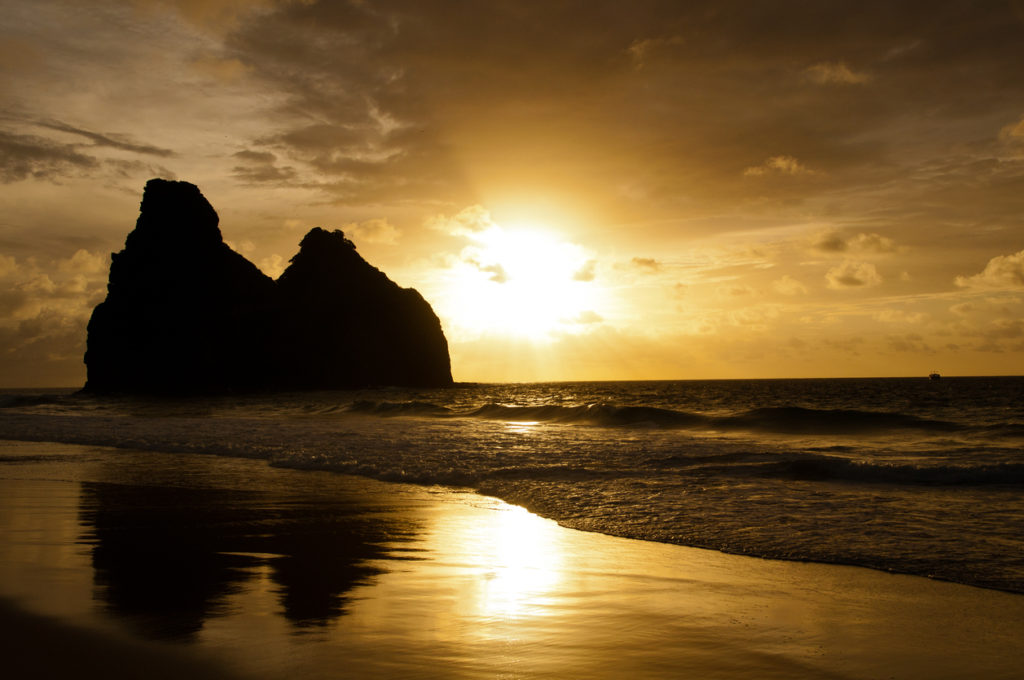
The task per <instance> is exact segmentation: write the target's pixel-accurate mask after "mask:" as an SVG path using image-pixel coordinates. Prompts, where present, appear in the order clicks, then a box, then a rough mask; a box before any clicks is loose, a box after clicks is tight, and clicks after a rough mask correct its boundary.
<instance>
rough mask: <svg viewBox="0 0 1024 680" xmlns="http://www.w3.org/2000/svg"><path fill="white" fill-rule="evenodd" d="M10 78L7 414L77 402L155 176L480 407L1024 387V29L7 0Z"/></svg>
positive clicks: (325, 5) (814, 7) (724, 0)
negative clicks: (399, 342) (393, 320)
mask: <svg viewBox="0 0 1024 680" xmlns="http://www.w3.org/2000/svg"><path fill="white" fill-rule="evenodd" d="M0 72H2V73H3V74H4V75H3V78H0V386H31V385H68V386H74V385H80V384H82V382H83V381H84V377H85V371H84V366H83V364H82V355H83V352H84V343H85V324H86V322H87V320H88V316H89V313H90V312H91V309H92V307H93V306H94V305H95V304H96V303H97V302H98V301H100V300H102V298H103V296H104V295H105V284H106V274H107V267H108V265H109V253H110V252H111V251H116V250H120V249H121V248H122V247H123V244H124V238H125V236H126V235H127V233H128V231H130V230H131V229H132V227H133V226H134V222H135V219H136V217H137V215H138V204H139V200H140V199H141V192H142V188H143V186H144V184H145V182H146V180H147V179H149V178H150V177H158V176H159V177H165V178H169V179H181V180H186V181H189V182H192V183H194V184H197V185H198V186H199V187H200V189H201V190H202V191H203V193H204V194H205V195H206V197H207V198H208V199H209V200H210V202H211V203H212V204H213V205H214V207H215V208H216V209H217V211H218V212H219V214H220V217H221V231H222V232H223V234H224V237H225V239H226V240H227V241H228V242H229V243H230V244H231V245H232V247H234V248H235V249H236V250H238V251H239V252H241V253H242V254H243V255H245V256H246V257H248V258H249V259H251V260H252V261H253V262H255V263H257V264H258V265H259V266H260V267H261V268H262V269H263V270H264V271H265V272H267V273H268V274H270V275H272V276H276V275H277V274H279V273H280V271H281V270H282V269H283V267H284V266H286V264H287V261H288V259H289V258H290V257H291V256H292V255H294V253H295V252H296V250H297V248H298V241H299V240H300V238H301V237H302V235H303V234H304V233H305V232H306V231H307V230H308V229H309V228H311V227H313V226H322V227H324V228H340V229H343V230H344V231H345V233H346V234H347V235H348V236H349V237H350V238H352V239H353V240H354V241H355V243H356V245H357V246H358V247H359V250H360V252H361V253H362V254H363V256H364V257H366V258H367V259H368V260H369V261H370V262H371V263H372V264H374V265H376V266H378V267H379V268H381V269H382V270H384V271H385V272H387V273H388V274H389V276H391V278H392V279H394V280H395V281H397V282H398V283H399V284H401V285H403V286H411V287H415V288H417V289H418V290H420V291H421V292H422V293H423V294H424V296H425V297H426V298H427V299H428V300H429V301H430V302H431V303H432V304H433V306H434V309H435V311H436V312H437V313H438V315H439V316H440V317H441V320H442V324H443V325H444V328H445V332H446V334H447V336H448V339H449V343H450V346H451V355H452V367H453V373H454V376H455V378H456V380H463V381H476V380H479V381H490V380H516V381H518V380H522V381H528V380H563V379H631V378H635V379H651V378H745V377H751V378H761V377H816V376H882V375H923V374H926V373H928V372H929V371H930V370H933V369H935V370H941V371H942V372H943V373H944V374H959V375H978V374H1021V373H1024V320H1022V319H1024V76H1022V73H1024V2H1019V1H1007V2H996V1H993V2H986V3H969V2H962V1H956V2H952V1H948V2H947V1H944V0H931V1H929V2H891V1H889V2H864V1H859V2H820V3H811V2H749V1H747V2H739V1H736V2H732V1H728V0H714V1H708V2H699V1H695V2H685V3H684V2H676V1H663V2H661V1H656V0H650V1H648V0H637V1H633V2H602V1H599V0H587V1H582V0H581V1H578V2H577V1H558V0H552V1H550V2H524V1H522V0H491V1H488V2H476V1H470V0H466V1H455V0H452V1H442V2H422V1H420V0H394V1H386V0H385V1H375V0H349V1H348V2H345V1H343V0H335V1H333V2H328V1H326V0H323V1H317V0H287V1H285V0H281V1H278V0H131V1H123V2H110V1H104V0H92V1H91V2H89V3H82V2H77V1H70V0H69V1H67V2H63V1H61V0H48V1H47V2H29V1H28V0H21V1H10V0H0ZM187 267H188V263H187V262H183V263H182V273H183V276H184V275H187Z"/></svg>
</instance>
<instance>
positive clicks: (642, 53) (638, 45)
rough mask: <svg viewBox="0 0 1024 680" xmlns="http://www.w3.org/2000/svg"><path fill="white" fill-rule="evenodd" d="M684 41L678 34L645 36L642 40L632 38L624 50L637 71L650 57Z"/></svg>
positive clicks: (669, 49) (649, 60)
mask: <svg viewBox="0 0 1024 680" xmlns="http://www.w3.org/2000/svg"><path fill="white" fill-rule="evenodd" d="M685 42H686V41H685V40H683V38H681V37H680V36H678V35H673V36H669V37H667V38H645V39H643V40H634V41H633V42H632V43H631V44H630V46H629V47H628V48H627V49H626V52H627V53H628V54H629V58H630V61H631V62H632V63H633V68H634V69H636V70H638V71H639V70H640V69H642V68H644V67H645V66H647V65H648V64H649V63H650V62H651V60H652V59H656V58H657V56H658V55H659V54H664V53H665V52H668V51H671V50H672V49H673V48H676V47H679V46H680V45H683V44H685Z"/></svg>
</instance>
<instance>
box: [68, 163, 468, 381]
mask: <svg viewBox="0 0 1024 680" xmlns="http://www.w3.org/2000/svg"><path fill="white" fill-rule="evenodd" d="M218 221H219V220H218V217H217V213H216V212H215V211H214V209H213V207H212V206H211V205H210V203H209V202H208V201H207V200H206V199H205V198H204V197H203V195H202V194H201V193H200V191H199V189H198V188H197V187H196V186H195V185H193V184H189V183H187V182H172V181H167V180H161V179H153V180H150V181H149V182H148V183H147V184H146V189H145V192H144V194H143V198H142V206H141V213H140V215H139V219H138V221H137V222H136V225H135V230H134V231H132V232H131V233H130V234H128V238H127V240H126V241H125V248H124V250H122V251H121V252H119V253H114V254H113V255H112V259H111V264H110V279H109V283H108V285H107V298H106V300H104V301H103V302H101V303H100V304H99V305H97V306H96V309H95V310H93V314H92V318H91V319H90V321H89V327H88V340H87V349H86V353H85V363H86V367H87V370H88V379H87V382H86V386H85V389H86V390H87V391H91V392H124V393H137V394H195V393H221V392H229V391H251V390H275V389H300V390H304V389H349V388H358V387H370V386H383V385H400V386H418V387H434V386H446V385H451V384H452V377H451V363H450V359H449V356H448V343H447V341H446V340H445V337H444V333H443V332H442V330H441V323H440V321H439V320H438V318H437V316H436V315H435V314H434V312H433V310H432V309H431V307H430V305H429V304H428V303H427V302H426V300H424V299H423V297H422V296H420V294H419V293H417V292H416V291H415V290H413V289H411V288H401V287H399V286H398V285H397V284H395V283H394V282H393V281H391V280H390V279H389V278H388V277H387V276H386V275H385V274H384V273H383V272H381V271H380V270H378V269H376V268H375V267H373V266H371V265H370V264H369V263H367V262H366V261H365V260H364V259H363V258H362V257H361V256H360V255H359V254H358V253H357V252H356V249H355V246H354V245H353V243H352V242H351V241H349V240H348V239H346V238H345V236H344V234H343V233H342V232H340V231H334V232H328V231H325V230H323V229H320V228H315V229H313V230H312V231H310V232H309V233H308V234H307V235H306V236H305V238H303V239H302V243H301V244H300V250H299V253H298V254H297V255H296V256H295V257H294V258H292V261H291V264H290V266H289V267H288V269H287V270H285V272H284V274H282V275H281V277H280V278H279V279H278V280H277V281H274V280H272V279H271V278H270V277H268V276H266V275H265V274H263V273H262V272H261V271H260V270H259V269H258V268H257V267H256V266H255V265H254V264H252V263H251V262H249V261H248V260H246V259H245V258H244V257H242V256H241V255H239V254H238V253H236V252H235V251H233V250H231V248H229V247H228V246H227V244H225V243H224V241H223V239H222V237H221V233H220V229H219V228H218Z"/></svg>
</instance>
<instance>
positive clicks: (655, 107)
mask: <svg viewBox="0 0 1024 680" xmlns="http://www.w3.org/2000/svg"><path fill="white" fill-rule="evenodd" d="M922 16H927V17H928V20H927V21H922V20H921V17H922ZM225 56H227V57H229V58H232V59H237V60H238V61H239V62H240V63H243V64H244V65H245V67H246V68H247V72H248V73H250V74H251V75H252V77H254V78H256V79H261V80H262V81H263V82H265V83H267V84H268V85H270V86H272V87H273V88H274V89H276V90H278V91H280V92H282V93H283V94H284V95H285V103H284V104H283V105H282V107H281V109H280V114H281V115H282V117H283V118H282V120H285V121H289V122H286V123H285V124H283V125H282V126H281V128H280V130H279V131H278V132H276V133H274V134H272V135H265V136H264V137H262V138H260V139H259V140H254V141H255V142H258V143H259V144H258V146H261V147H262V148H266V149H270V150H273V151H274V152H275V153H278V154H279V155H281V156H282V157H284V158H287V162H288V163H290V164H292V163H294V164H295V167H296V168H297V171H301V172H306V171H309V172H311V173H313V174H314V175H316V176H318V178H319V179H318V182H319V183H320V185H321V186H322V187H323V188H324V190H326V191H329V192H332V193H333V194H334V195H335V196H336V198H337V200H340V201H343V202H359V201H365V202H368V203H376V202H381V201H389V200H392V201H393V200H434V201H437V202H451V203H459V202H462V203H471V202H476V201H478V200H479V195H480V193H481V192H482V191H483V190H486V189H487V187H486V186H484V185H486V183H488V182H491V183H497V182H504V183H505V184H506V185H512V186H522V187H525V189H524V190H533V191H545V190H550V187H551V186H553V185H555V184H556V183H558V184H561V185H564V184H567V183H568V184H572V185H574V188H575V191H576V192H577V193H578V194H579V195H580V196H582V197H586V200H589V201H591V202H597V203H601V204H602V207H604V208H606V209H607V210H608V211H609V212H608V214H609V215H611V216H612V217H614V216H616V215H619V214H622V215H626V214H629V213H630V212H631V211H634V210H635V206H634V205H633V203H632V201H631V200H629V199H628V197H622V196H619V195H618V194H617V193H616V192H615V191H613V190H610V189H611V188H612V187H613V186H614V185H615V182H617V181H620V178H622V177H629V178H631V179H630V182H631V184H632V185H635V186H636V187H638V188H639V189H638V191H637V192H636V195H637V196H639V197H642V198H643V199H644V200H646V201H647V208H648V209H649V210H653V211H662V212H664V213H666V214H677V213H678V210H679V209H680V207H682V206H685V207H687V208H688V210H690V211H692V210H694V209H695V208H700V209H702V210H719V209H721V208H722V207H724V206H735V205H736V204H737V200H740V201H741V202H743V203H745V204H746V205H749V206H754V207H756V206H764V207H765V208H766V209H768V208H771V209H777V208H778V207H779V206H787V205H790V206H796V205H800V204H801V203H804V202H806V201H809V200H822V201H824V200H830V201H831V202H832V203H831V205H832V206H833V207H837V206H842V205H843V204H845V203H849V202H850V201H851V199H852V198H853V197H852V196H851V194H850V192H849V189H850V187H851V186H854V185H860V186H863V185H866V184H872V185H874V186H881V185H884V184H885V183H887V182H894V181H903V180H905V179H906V177H907V176H908V173H907V172H906V167H907V166H908V164H909V165H914V164H917V163H920V162H923V160H924V159H921V158H919V157H917V156H916V154H917V153H918V152H919V145H920V144H921V143H924V142H927V143H928V144H929V145H930V148H932V150H933V151H934V150H935V148H934V146H933V145H934V143H935V141H936V140H941V145H943V146H946V147H952V146H953V145H955V144H958V143H960V142H961V141H966V140H969V139H978V138H979V137H983V136H984V135H986V134H987V135H989V136H992V137H994V136H996V135H998V132H999V130H1000V129H1001V127H1003V126H1006V125H1007V124H1009V123H1011V122H1014V121H1017V120H1019V117H1020V114H1021V112H1022V111H1024V90H1022V88H1021V86H1020V84H1019V78H1018V75H1017V73H1016V70H1017V69H1016V66H1015V65H1016V64H1019V63H1024V41H1021V40H1020V22H1019V20H1018V19H1017V18H1016V17H1015V16H1014V15H1013V13H1012V11H1011V10H1010V8H1009V7H1008V6H1005V7H1004V6H1001V5H999V6H996V5H987V6H985V7H984V8H978V7H974V6H972V5H970V4H965V3H962V2H956V1H953V0H947V1H941V0H940V1H939V2H928V3H925V2H909V3H886V2H866V3H863V2H858V3H853V2H837V3H806V2H774V3H749V2H738V1H732V2H729V1H726V2H710V1H708V2H697V3H678V2H669V1H664V2H662V1H657V0H648V1H641V2H637V3H619V2H610V1H605V2H601V1H599V2H577V1H561V2H552V3H543V4H540V5H538V4H530V5H528V6H527V5H523V4H522V3H520V2H512V1H511V0H504V1H502V0H498V1H496V2H488V3H479V2H469V1H468V0H466V1H458V0H452V1H450V2H445V3H442V5H441V6H438V5H436V4H424V3H420V2H414V1H413V0H390V1H388V0H385V1H381V2H374V3H364V2H302V3H286V4H283V5H281V6H279V7H277V9H276V10H274V11H267V12H263V13H260V14H258V15H254V16H253V17H252V18H251V19H249V20H247V21H244V22H242V23H241V24H240V26H239V29H238V30H237V31H235V32H234V33H233V34H232V35H231V37H230V39H229V42H228V54H227V55H225ZM951 92H955V93H956V95H955V96H950V93H951ZM996 111H1002V112H1005V113H1004V118H1003V120H1001V121H1000V122H999V124H998V125H994V126H993V125H992V124H991V123H990V118H991V117H992V116H993V112H996ZM953 119H955V120H957V121H958V123H957V126H958V132H957V133H956V134H955V135H953V136H952V137H949V136H947V137H945V138H941V137H938V136H936V135H935V133H936V132H937V129H938V128H937V127H936V126H935V125H934V123H936V122H941V121H945V120H953ZM918 120H921V121H922V123H923V124H921V125H917V126H916V127H915V126H914V122H915V121H918ZM938 127H942V126H938ZM947 132H948V130H947ZM745 170H751V172H750V173H748V175H747V178H748V179H749V177H750V176H751V175H760V176H759V177H758V178H757V179H760V180H765V181H763V182H749V181H748V182H745V183H744V182H743V179H744V171H745ZM268 178H269V179H272V177H268ZM796 178H800V179H801V180H802V181H800V182H796V183H793V182H792V181H790V182H789V184H788V185H784V186H779V185H778V184H777V183H778V182H782V181H784V180H793V179H796ZM769 180H771V181H769ZM840 189H841V190H842V191H841V193H839V194H836V192H837V191H840ZM837 201H838V202H837Z"/></svg>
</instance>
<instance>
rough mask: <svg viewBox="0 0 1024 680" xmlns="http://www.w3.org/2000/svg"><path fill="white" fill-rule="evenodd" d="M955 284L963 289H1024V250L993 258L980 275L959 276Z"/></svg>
mask: <svg viewBox="0 0 1024 680" xmlns="http://www.w3.org/2000/svg"><path fill="white" fill-rule="evenodd" d="M954 282H955V283H956V285H958V286H960V287H961V288H994V289H1012V288H1024V250H1022V251H1020V252H1017V253H1014V254H1012V255H998V256H996V257H993V258H992V259H991V260H989V261H988V264H987V265H985V269H984V270H983V271H982V272H981V273H980V274H975V275H974V276H957V277H956V279H954Z"/></svg>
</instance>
